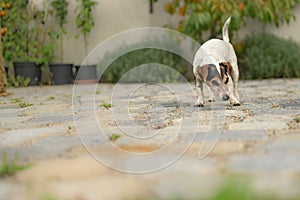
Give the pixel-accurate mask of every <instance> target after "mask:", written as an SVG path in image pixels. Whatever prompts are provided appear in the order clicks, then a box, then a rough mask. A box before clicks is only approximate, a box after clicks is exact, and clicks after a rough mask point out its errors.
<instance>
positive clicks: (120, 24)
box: [36, 0, 300, 64]
mask: <svg viewBox="0 0 300 200" xmlns="http://www.w3.org/2000/svg"><path fill="white" fill-rule="evenodd" d="M36 1H41V0H36ZM97 1H98V5H97V7H96V11H95V13H94V18H95V27H94V29H93V31H92V33H91V35H90V37H89V45H88V50H89V51H91V50H92V49H93V48H94V47H95V46H96V45H98V44H99V43H101V42H102V41H104V40H105V39H107V38H109V37H110V36H112V35H114V34H117V33H120V32H122V31H126V30H129V29H133V28H138V27H147V26H158V27H162V26H164V25H165V24H176V21H177V20H178V17H174V16H170V15H168V14H166V13H165V12H164V10H163V3H164V2H165V1H167V0H159V1H158V3H156V4H154V13H153V14H150V12H149V1H148V0H97ZM72 2H73V3H72V4H71V5H70V14H69V16H68V21H69V23H68V24H67V30H68V33H69V35H68V36H66V37H65V45H64V52H65V53H64V61H65V62H72V63H74V64H80V63H81V62H82V61H83V59H84V58H85V53H84V46H83V44H84V43H83V40H82V38H81V37H80V38H78V39H75V38H74V34H75V33H76V31H77V30H76V28H75V23H74V19H75V14H74V9H75V5H76V1H75V0H74V1H72ZM294 12H295V14H296V17H297V21H292V22H291V23H290V25H289V26H288V25H284V26H281V27H280V28H276V27H274V26H263V25H262V24H260V23H258V22H254V21H252V20H249V22H248V23H247V27H245V28H243V29H242V30H241V31H240V32H239V37H240V38H242V37H244V36H245V35H247V34H251V33H255V32H260V31H262V30H263V29H268V30H270V31H271V32H273V33H275V34H276V35H278V36H281V37H284V38H289V37H292V38H293V39H294V40H296V41H298V42H299V43H300V36H299V35H300V6H298V7H297V8H296V9H295V10H294Z"/></svg>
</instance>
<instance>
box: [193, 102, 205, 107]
mask: <svg viewBox="0 0 300 200" xmlns="http://www.w3.org/2000/svg"><path fill="white" fill-rule="evenodd" d="M194 107H204V104H203V103H195V104H194Z"/></svg>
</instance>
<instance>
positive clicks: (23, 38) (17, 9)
mask: <svg viewBox="0 0 300 200" xmlns="http://www.w3.org/2000/svg"><path fill="white" fill-rule="evenodd" d="M45 13H46V12H45V11H44V10H40V9H38V7H37V6H36V5H35V4H33V3H32V2H31V1H30V2H27V1H24V0H14V6H13V7H11V9H10V13H9V15H8V17H7V18H6V19H5V22H4V23H5V24H6V27H7V33H6V35H7V37H5V38H4V40H3V52H4V55H3V56H4V58H5V59H6V60H7V61H10V62H13V66H14V72H15V81H16V80H20V77H22V79H30V81H29V83H28V85H37V83H38V82H39V81H40V79H41V69H40V66H41V64H42V63H43V62H45V60H47V61H48V60H49V57H47V56H48V55H47V54H52V53H51V51H53V47H51V41H49V38H48V32H47V30H48V27H46V26H45V21H44V17H45ZM46 43H48V44H47V45H46ZM51 49H52V50H51Z"/></svg>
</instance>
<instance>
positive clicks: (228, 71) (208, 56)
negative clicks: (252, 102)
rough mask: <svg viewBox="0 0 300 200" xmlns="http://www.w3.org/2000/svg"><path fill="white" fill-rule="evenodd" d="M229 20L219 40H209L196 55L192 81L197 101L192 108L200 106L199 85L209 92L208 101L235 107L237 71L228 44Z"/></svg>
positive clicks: (237, 97)
mask: <svg viewBox="0 0 300 200" xmlns="http://www.w3.org/2000/svg"><path fill="white" fill-rule="evenodd" d="M230 19H231V17H229V18H228V19H227V20H226V22H225V24H224V26H223V40H220V39H211V40H208V41H207V42H205V43H204V44H203V45H202V46H201V47H200V48H199V49H198V51H197V53H196V55H195V58H194V62H193V72H194V75H195V80H196V90H197V95H198V98H197V101H196V103H195V105H194V106H195V107H203V106H204V94H203V82H204V83H206V85H207V86H208V90H209V95H210V98H209V101H210V102H211V101H215V100H223V101H227V100H229V101H230V104H233V105H234V106H239V105H240V101H239V94H238V79H239V69H238V65H237V58H236V55H235V52H234V49H233V47H232V45H231V44H230V43H229V36H228V26H229V24H230Z"/></svg>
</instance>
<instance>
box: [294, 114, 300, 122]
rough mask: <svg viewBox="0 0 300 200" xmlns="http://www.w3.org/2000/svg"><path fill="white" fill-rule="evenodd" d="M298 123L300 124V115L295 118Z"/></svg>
mask: <svg viewBox="0 0 300 200" xmlns="http://www.w3.org/2000/svg"><path fill="white" fill-rule="evenodd" d="M295 120H296V122H297V123H300V115H299V116H297V117H296V118H295Z"/></svg>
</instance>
